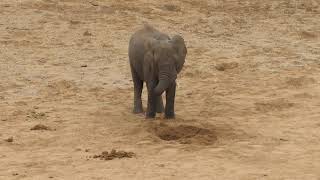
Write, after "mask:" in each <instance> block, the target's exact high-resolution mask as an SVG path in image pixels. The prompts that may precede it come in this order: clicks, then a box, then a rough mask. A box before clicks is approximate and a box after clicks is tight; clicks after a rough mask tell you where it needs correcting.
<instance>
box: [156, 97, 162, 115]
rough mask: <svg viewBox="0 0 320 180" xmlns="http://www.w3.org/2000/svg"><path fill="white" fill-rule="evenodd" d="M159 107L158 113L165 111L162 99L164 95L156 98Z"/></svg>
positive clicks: (157, 108)
mask: <svg viewBox="0 0 320 180" xmlns="http://www.w3.org/2000/svg"><path fill="white" fill-rule="evenodd" d="M156 103H157V107H156V111H157V113H162V112H163V111H164V106H163V101H162V96H161V95H160V96H158V97H157V99H156Z"/></svg>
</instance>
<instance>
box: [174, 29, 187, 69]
mask: <svg viewBox="0 0 320 180" xmlns="http://www.w3.org/2000/svg"><path fill="white" fill-rule="evenodd" d="M171 43H172V45H173V48H174V49H175V51H176V53H177V54H176V55H175V56H174V59H175V65H176V70H177V73H179V72H180V71H181V70H182V67H183V64H184V62H185V59H186V55H187V47H186V45H185V42H184V39H183V38H182V37H181V36H180V35H174V36H173V37H172V38H171Z"/></svg>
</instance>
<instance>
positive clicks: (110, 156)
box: [93, 149, 135, 161]
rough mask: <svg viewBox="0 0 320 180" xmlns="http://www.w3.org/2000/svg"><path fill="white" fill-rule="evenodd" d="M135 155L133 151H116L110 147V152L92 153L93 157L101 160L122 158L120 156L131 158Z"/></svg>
mask: <svg viewBox="0 0 320 180" xmlns="http://www.w3.org/2000/svg"><path fill="white" fill-rule="evenodd" d="M134 156H135V153H133V152H126V151H116V150H115V149H112V150H111V151H110V152H108V151H103V152H102V153H101V154H99V155H94V156H93V158H99V159H101V160H106V161H107V160H112V159H115V158H118V159H122V158H132V157H134Z"/></svg>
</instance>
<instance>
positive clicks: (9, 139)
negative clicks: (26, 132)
mask: <svg viewBox="0 0 320 180" xmlns="http://www.w3.org/2000/svg"><path fill="white" fill-rule="evenodd" d="M5 141H7V142H13V137H9V138H8V139H6V140H5Z"/></svg>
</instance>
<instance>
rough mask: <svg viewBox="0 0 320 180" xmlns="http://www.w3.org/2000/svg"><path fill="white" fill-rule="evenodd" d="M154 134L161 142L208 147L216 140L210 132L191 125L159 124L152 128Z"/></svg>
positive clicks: (214, 135)
mask: <svg viewBox="0 0 320 180" xmlns="http://www.w3.org/2000/svg"><path fill="white" fill-rule="evenodd" d="M154 133H155V134H156V136H158V137H159V138H160V139H162V140H165V141H177V142H179V143H181V144H198V145H210V144H213V143H214V142H215V141H216V140H217V136H216V134H215V133H214V132H213V131H212V130H209V129H205V128H201V127H196V126H191V125H174V126H173V125H170V126H169V125H167V124H160V125H159V126H155V127H154Z"/></svg>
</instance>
